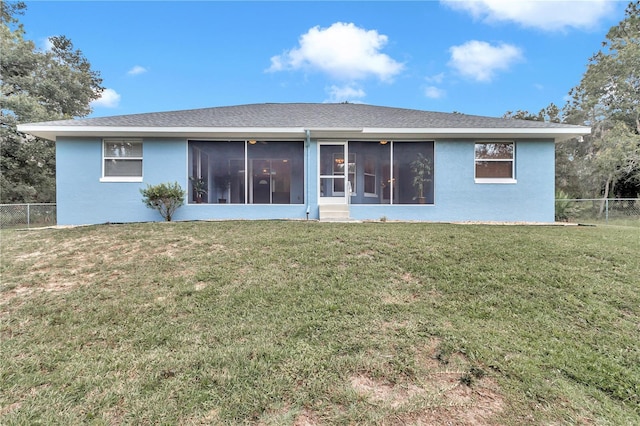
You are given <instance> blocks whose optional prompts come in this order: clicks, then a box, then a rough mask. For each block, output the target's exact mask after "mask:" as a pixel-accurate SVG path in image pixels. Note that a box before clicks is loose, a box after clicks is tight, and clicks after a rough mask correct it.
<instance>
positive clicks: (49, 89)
mask: <svg viewBox="0 0 640 426" xmlns="http://www.w3.org/2000/svg"><path fill="white" fill-rule="evenodd" d="M25 9H26V5H25V4H24V3H23V2H18V3H7V2H5V1H3V2H0V52H2V54H1V55H0V76H1V80H0V202H3V203H6V202H47V201H55V146H54V143H53V142H51V141H45V140H41V139H38V138H34V137H31V136H29V135H25V134H23V133H20V132H18V131H17V129H16V126H17V124H19V123H26V122H35V121H49V120H62V119H70V118H74V117H83V116H86V115H88V114H89V113H90V112H91V108H90V103H91V101H93V100H95V99H98V98H99V97H100V95H101V93H102V91H103V90H104V88H103V87H102V86H101V84H102V79H101V78H100V75H99V73H98V72H97V71H94V70H92V69H91V65H90V63H89V62H88V61H87V59H86V58H85V57H84V56H83V54H82V52H81V51H79V50H75V49H74V47H73V44H72V43H71V41H70V40H69V39H68V38H66V37H64V36H56V37H51V38H50V39H49V42H50V43H51V49H50V50H47V51H41V50H38V49H36V47H35V44H34V43H33V42H32V41H29V40H25V38H24V36H25V31H24V28H23V26H22V25H21V24H19V22H18V19H17V18H16V16H17V15H21V14H23V13H24V11H25Z"/></svg>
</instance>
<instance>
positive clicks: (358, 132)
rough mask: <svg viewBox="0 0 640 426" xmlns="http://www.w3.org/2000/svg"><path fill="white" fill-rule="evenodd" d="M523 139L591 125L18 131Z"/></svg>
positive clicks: (31, 129)
mask: <svg viewBox="0 0 640 426" xmlns="http://www.w3.org/2000/svg"><path fill="white" fill-rule="evenodd" d="M307 130H309V131H310V134H311V137H312V138H314V139H317V138H363V137H364V138H382V139H407V138H433V139H435V138H475V139H477V138H479V137H482V138H523V137H533V136H540V137H547V138H554V139H570V138H572V137H578V136H584V135H588V134H590V133H591V129H590V128H589V127H583V126H574V127H566V128H562V127H560V128H383V127H380V128H376V127H365V128H303V127H114V126H56V125H51V126H47V125H38V124H21V125H18V131H20V132H23V133H28V134H31V135H34V136H37V137H40V138H43V139H48V140H52V141H55V140H56V138H58V137H61V136H62V137H64V136H67V137H96V138H103V137H176V138H237V137H239V136H240V137H242V138H256V139H259V138H291V137H299V138H304V137H306V131H307Z"/></svg>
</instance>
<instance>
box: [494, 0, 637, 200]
mask: <svg viewBox="0 0 640 426" xmlns="http://www.w3.org/2000/svg"><path fill="white" fill-rule="evenodd" d="M569 96H570V100H569V101H568V102H567V103H566V105H564V107H563V108H559V107H558V106H556V105H554V104H553V103H551V104H549V105H548V106H547V107H545V108H543V109H542V110H540V111H539V112H538V113H537V114H533V113H530V112H528V111H515V112H512V111H508V112H507V113H506V114H505V115H504V117H506V118H518V119H525V120H536V121H548V122H554V123H566V124H580V125H588V126H591V135H589V136H586V137H584V138H581V139H571V140H568V141H563V142H560V143H558V144H557V145H556V189H557V190H559V191H562V193H563V195H564V196H567V197H571V198H592V197H593V198H600V197H604V198H614V197H618V198H637V197H639V196H640V1H634V2H631V3H629V5H628V6H627V8H626V10H625V16H624V19H623V20H622V21H621V22H620V23H619V24H618V25H615V26H613V27H612V28H611V29H610V30H609V32H608V33H607V35H606V39H605V40H604V41H603V42H602V47H601V49H600V50H599V51H598V52H597V53H596V54H594V55H593V56H592V57H591V58H589V60H588V63H587V68H586V71H585V73H584V75H583V76H582V79H581V81H580V83H579V84H578V85H577V86H576V87H574V88H572V89H571V90H570V91H569Z"/></svg>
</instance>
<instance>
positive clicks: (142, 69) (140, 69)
mask: <svg viewBox="0 0 640 426" xmlns="http://www.w3.org/2000/svg"><path fill="white" fill-rule="evenodd" d="M145 72H147V69H146V68H145V67H141V66H140V65H136V66H134V67H133V68H131V69H130V70H129V71H127V74H129V75H139V74H144V73H145Z"/></svg>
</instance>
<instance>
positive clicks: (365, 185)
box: [362, 155, 378, 198]
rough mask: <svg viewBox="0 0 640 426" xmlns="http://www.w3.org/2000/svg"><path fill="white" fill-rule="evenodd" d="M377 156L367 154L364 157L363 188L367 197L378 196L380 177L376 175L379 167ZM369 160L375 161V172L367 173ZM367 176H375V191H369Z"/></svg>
mask: <svg viewBox="0 0 640 426" xmlns="http://www.w3.org/2000/svg"><path fill="white" fill-rule="evenodd" d="M376 160H377V158H376V157H374V156H372V155H366V156H365V157H364V161H363V162H362V163H363V167H362V180H363V188H362V192H363V193H364V196H365V197H373V198H375V197H378V178H377V175H376V172H377V167H378V164H377V163H378V162H377V161H376ZM368 161H372V162H373V173H367V162H368ZM367 177H369V178H371V177H373V192H367V191H366V188H367Z"/></svg>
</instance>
